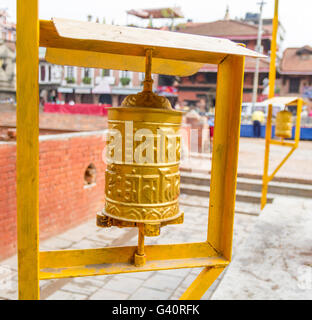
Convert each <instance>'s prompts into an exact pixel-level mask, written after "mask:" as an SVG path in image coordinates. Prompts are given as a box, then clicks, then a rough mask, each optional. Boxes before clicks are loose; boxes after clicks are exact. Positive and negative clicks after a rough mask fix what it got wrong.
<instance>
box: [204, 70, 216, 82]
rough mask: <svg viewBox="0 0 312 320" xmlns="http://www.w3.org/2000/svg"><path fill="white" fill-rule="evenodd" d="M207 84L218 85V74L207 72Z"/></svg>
mask: <svg viewBox="0 0 312 320" xmlns="http://www.w3.org/2000/svg"><path fill="white" fill-rule="evenodd" d="M205 75H206V81H207V83H211V84H215V83H217V73H216V72H207V73H206V74H205Z"/></svg>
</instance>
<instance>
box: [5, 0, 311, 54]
mask: <svg viewBox="0 0 312 320" xmlns="http://www.w3.org/2000/svg"><path fill="white" fill-rule="evenodd" d="M260 1H261V0H217V1H215V0H152V1H148V0H110V1H107V0H106V1H105V0H39V3H40V9H39V16H40V18H41V19H50V18H51V17H62V18H72V19H77V20H86V17H87V15H89V14H90V15H92V16H94V17H95V18H96V17H98V18H99V19H100V21H102V20H103V18H105V21H106V23H112V21H114V23H115V24H120V25H124V24H126V22H127V15H126V10H128V9H142V8H143V9H144V8H159V7H168V6H179V7H181V9H182V12H183V13H184V16H185V18H187V19H193V21H196V22H208V21H214V20H218V19H223V17H224V14H225V9H226V6H227V5H229V8H230V17H231V18H233V19H234V18H235V17H239V18H241V17H243V16H244V15H245V12H248V11H249V12H258V11H259V6H258V5H257V3H258V2H260ZM265 2H266V4H265V6H264V10H263V17H264V18H272V17H273V12H274V0H265ZM0 7H4V8H8V9H9V13H10V15H11V19H12V20H13V21H15V20H16V0H1V1H0ZM279 17H280V21H281V22H282V24H283V26H284V28H285V29H286V37H285V41H284V45H283V47H284V48H285V47H296V46H303V45H306V44H308V45H311V46H312V37H311V34H312V32H311V31H312V1H311V0H295V1H294V0H280V1H279ZM180 21H181V22H182V21H183V20H180ZM128 22H138V24H139V23H140V19H139V18H136V17H129V20H128Z"/></svg>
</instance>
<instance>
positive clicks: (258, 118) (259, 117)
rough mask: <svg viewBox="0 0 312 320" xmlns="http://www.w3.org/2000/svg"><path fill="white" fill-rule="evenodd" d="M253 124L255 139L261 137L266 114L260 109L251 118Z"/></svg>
mask: <svg viewBox="0 0 312 320" xmlns="http://www.w3.org/2000/svg"><path fill="white" fill-rule="evenodd" d="M251 120H252V124H253V135H254V137H255V138H260V136H261V124H262V123H263V122H264V113H263V112H262V111H261V110H260V109H256V110H255V111H254V112H253V114H252V117H251Z"/></svg>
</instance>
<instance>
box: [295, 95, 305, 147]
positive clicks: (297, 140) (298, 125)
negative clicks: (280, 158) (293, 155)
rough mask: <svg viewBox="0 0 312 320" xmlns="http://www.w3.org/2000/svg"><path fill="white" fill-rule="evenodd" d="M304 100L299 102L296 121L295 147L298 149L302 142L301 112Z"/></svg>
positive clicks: (300, 99)
mask: <svg viewBox="0 0 312 320" xmlns="http://www.w3.org/2000/svg"><path fill="white" fill-rule="evenodd" d="M302 105H303V100H302V98H299V99H298V101H297V119H296V131H295V146H296V148H298V144H299V141H300V124H301V112H302Z"/></svg>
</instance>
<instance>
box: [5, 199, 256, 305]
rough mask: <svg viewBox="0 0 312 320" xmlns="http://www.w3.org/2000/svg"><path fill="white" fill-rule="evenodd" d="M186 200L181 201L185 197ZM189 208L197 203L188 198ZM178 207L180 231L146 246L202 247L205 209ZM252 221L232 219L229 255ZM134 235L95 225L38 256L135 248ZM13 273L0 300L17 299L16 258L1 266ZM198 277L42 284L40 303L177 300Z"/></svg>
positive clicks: (147, 275)
mask: <svg viewBox="0 0 312 320" xmlns="http://www.w3.org/2000/svg"><path fill="white" fill-rule="evenodd" d="M184 198H185V197H184ZM184 200H187V201H188V202H189V203H190V204H191V203H193V204H194V203H198V201H200V198H198V197H192V196H190V197H188V198H187V199H184ZM205 206H206V201H205V202H203V207H200V208H196V207H193V206H183V207H182V210H184V212H185V222H184V223H183V225H175V226H167V227H164V228H162V230H161V235H160V237H155V238H146V244H156V243H157V244H162V243H180V242H197V241H204V240H205V238H206V234H207V222H208V208H205ZM255 219H256V217H255V216H253V215H242V214H237V215H236V219H235V237H234V249H233V250H234V254H235V252H236V251H237V248H238V247H239V246H240V244H241V243H242V242H243V241H244V239H245V238H246V236H247V235H248V233H249V230H250V228H251V227H252V225H253V223H254V221H255ZM136 243H137V230H136V229H131V228H125V229H119V228H111V229H101V228H98V227H97V226H96V225H95V219H92V220H90V221H87V222H86V223H84V224H82V225H80V226H78V227H76V228H74V229H71V230H69V231H67V232H65V233H63V234H60V235H58V236H56V237H53V238H51V239H49V240H46V241H42V243H41V246H40V249H41V250H56V249H77V248H100V247H105V246H119V245H136ZM1 264H2V265H3V266H8V267H10V269H11V270H12V277H11V279H12V281H11V287H10V288H8V289H6V290H1V289H0V298H1V299H16V298H17V272H16V270H17V268H16V256H14V257H12V258H10V259H8V260H6V261H3V262H1ZM200 271H201V269H200V268H197V269H179V270H168V271H155V272H139V273H133V274H124V275H110V276H96V277H85V278H74V279H60V280H44V281H41V282H40V284H41V299H61V300H67V299H69V300H73V299H90V300H94V299H121V300H123V299H129V300H133V299H153V300H156V299H178V298H179V297H180V296H181V294H182V293H183V292H184V291H185V290H186V288H187V287H188V286H189V285H190V284H191V283H192V281H193V280H194V279H195V277H196V276H197V275H198V274H199V272H200ZM221 277H222V275H221ZM218 284H219V281H216V282H215V283H214V284H213V286H212V287H211V288H210V289H209V290H208V291H207V293H206V294H205V296H204V297H203V299H209V298H210V297H211V295H212V293H213V292H214V290H215V288H216V287H217V286H218Z"/></svg>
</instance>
